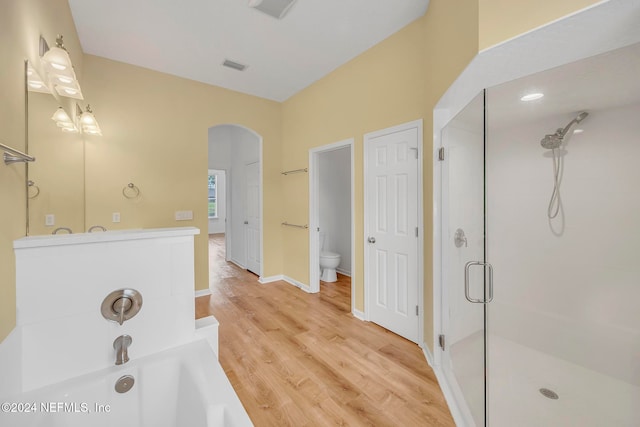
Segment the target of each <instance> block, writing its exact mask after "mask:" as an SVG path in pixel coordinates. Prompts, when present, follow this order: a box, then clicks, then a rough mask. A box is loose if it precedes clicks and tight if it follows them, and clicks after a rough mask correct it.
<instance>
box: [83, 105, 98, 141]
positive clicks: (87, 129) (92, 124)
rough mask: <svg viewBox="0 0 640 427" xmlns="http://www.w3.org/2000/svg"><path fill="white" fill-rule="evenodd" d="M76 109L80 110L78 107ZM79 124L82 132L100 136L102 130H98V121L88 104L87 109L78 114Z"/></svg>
mask: <svg viewBox="0 0 640 427" xmlns="http://www.w3.org/2000/svg"><path fill="white" fill-rule="evenodd" d="M78 111H82V110H80V109H79V108H78ZM80 125H81V126H82V132H84V133H88V134H90V135H98V136H102V131H101V130H100V126H99V125H98V121H97V120H96V117H95V116H94V115H93V111H91V106H90V105H88V104H87V109H86V110H85V111H84V112H83V113H82V114H80Z"/></svg>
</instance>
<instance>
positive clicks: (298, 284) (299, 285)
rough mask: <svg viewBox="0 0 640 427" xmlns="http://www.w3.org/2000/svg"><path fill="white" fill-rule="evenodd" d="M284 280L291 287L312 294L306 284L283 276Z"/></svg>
mask: <svg viewBox="0 0 640 427" xmlns="http://www.w3.org/2000/svg"><path fill="white" fill-rule="evenodd" d="M282 280H284V281H285V282H287V283H289V284H290V285H293V286H295V287H296V288H300V289H301V290H303V291H305V292H307V293H311V288H310V287H309V285H307V284H306V283H302V282H299V281H297V280H296V279H293V278H291V277H289V276H283V277H282Z"/></svg>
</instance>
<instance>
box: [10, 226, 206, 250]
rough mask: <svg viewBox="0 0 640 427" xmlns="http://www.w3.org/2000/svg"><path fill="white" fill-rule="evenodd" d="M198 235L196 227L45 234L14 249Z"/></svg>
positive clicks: (24, 240)
mask: <svg viewBox="0 0 640 427" xmlns="http://www.w3.org/2000/svg"><path fill="white" fill-rule="evenodd" d="M197 234H200V229H198V228H196V227H174V228H138V229H129V230H112V231H96V232H93V233H77V234H47V235H42V236H27V237H23V238H21V239H18V240H14V242H13V247H14V248H15V249H25V248H37V247H45V246H62V245H78V244H85V243H101V242H116V241H122V240H140V239H155V238H159V237H180V236H195V235H197Z"/></svg>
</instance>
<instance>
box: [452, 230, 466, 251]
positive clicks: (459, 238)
mask: <svg viewBox="0 0 640 427" xmlns="http://www.w3.org/2000/svg"><path fill="white" fill-rule="evenodd" d="M453 242H454V243H455V245H456V248H461V247H462V245H464V247H465V248H466V247H467V246H469V245H468V243H467V236H465V235H464V230H463V229H462V228H458V229H457V230H456V234H454V235H453Z"/></svg>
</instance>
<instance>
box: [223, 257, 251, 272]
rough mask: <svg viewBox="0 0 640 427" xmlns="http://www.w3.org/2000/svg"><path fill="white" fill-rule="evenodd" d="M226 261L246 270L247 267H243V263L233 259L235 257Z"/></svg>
mask: <svg viewBox="0 0 640 427" xmlns="http://www.w3.org/2000/svg"><path fill="white" fill-rule="evenodd" d="M227 261H229V262H232V263H234V264H235V265H237V266H238V267H240V268H241V269H243V270H246V269H247V267H245V266H244V265H242V263H241V262H238V261H236V260H235V259H233V258H231V259H228V260H227Z"/></svg>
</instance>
